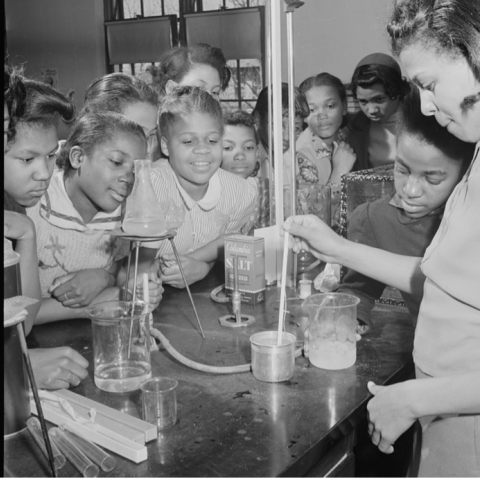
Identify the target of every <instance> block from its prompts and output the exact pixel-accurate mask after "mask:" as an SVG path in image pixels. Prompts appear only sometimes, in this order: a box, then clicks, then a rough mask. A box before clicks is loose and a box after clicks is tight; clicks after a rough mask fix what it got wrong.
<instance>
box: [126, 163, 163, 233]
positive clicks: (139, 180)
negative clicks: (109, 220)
mask: <svg viewBox="0 0 480 480" xmlns="http://www.w3.org/2000/svg"><path fill="white" fill-rule="evenodd" d="M134 164H135V183H134V185H133V189H132V193H131V194H130V196H129V197H128V198H127V204H126V207H125V216H124V218H123V223H122V228H123V231H124V232H125V233H127V234H128V235H135V236H137V237H149V236H156V235H162V234H163V233H165V231H166V229H167V226H166V225H167V224H166V221H165V213H164V212H163V211H162V209H161V208H160V205H159V203H158V199H157V196H156V195H155V192H154V190H153V187H152V184H151V182H150V165H151V162H150V160H135V162H134Z"/></svg>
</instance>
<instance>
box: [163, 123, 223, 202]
mask: <svg viewBox="0 0 480 480" xmlns="http://www.w3.org/2000/svg"><path fill="white" fill-rule="evenodd" d="M222 133H223V132H222V124H221V123H220V121H219V120H218V119H217V118H215V117H212V116H211V115H208V114H205V113H193V114H191V115H185V116H181V117H179V118H178V120H177V121H176V122H175V123H173V124H172V125H170V127H169V129H168V132H166V135H164V136H163V137H162V140H161V142H162V144H161V146H162V151H163V153H164V154H165V155H167V156H168V157H169V161H170V166H171V167H172V170H173V171H174V172H175V174H176V175H177V178H178V181H179V183H180V185H181V186H182V187H183V188H184V189H185V190H186V192H187V193H188V194H189V195H190V196H191V197H192V198H193V199H194V200H201V199H202V198H203V196H204V195H205V193H206V191H207V188H208V182H209V181H210V178H212V176H213V174H214V173H215V172H216V171H217V170H218V168H219V167H220V163H221V162H222V153H223V143H222Z"/></svg>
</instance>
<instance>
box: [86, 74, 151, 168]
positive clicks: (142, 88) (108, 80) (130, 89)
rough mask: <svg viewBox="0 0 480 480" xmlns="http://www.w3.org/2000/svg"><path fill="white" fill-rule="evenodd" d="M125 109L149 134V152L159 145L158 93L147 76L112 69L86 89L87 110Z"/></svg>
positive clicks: (148, 153)
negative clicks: (140, 76) (146, 80)
mask: <svg viewBox="0 0 480 480" xmlns="http://www.w3.org/2000/svg"><path fill="white" fill-rule="evenodd" d="M85 112H97V113H101V112H116V113H122V114H123V115H125V116H126V117H127V118H129V119H130V120H133V121H134V122H136V123H138V124H139V125H140V126H141V127H142V129H143V131H144V133H145V137H147V142H148V150H147V156H148V158H150V159H151V160H153V157H154V152H155V150H156V148H157V135H156V131H157V114H158V97H157V94H156V93H155V91H154V90H153V89H152V88H151V87H150V86H149V85H147V84H146V83H145V82H144V81H143V80H140V79H139V78H137V77H134V76H132V75H127V74H126V73H119V72H117V73H110V74H109V75H105V76H104V77H102V78H99V79H97V80H95V81H94V82H93V83H92V84H91V85H90V86H89V87H88V88H87V90H86V92H85V101H84V105H83V111H82V113H85Z"/></svg>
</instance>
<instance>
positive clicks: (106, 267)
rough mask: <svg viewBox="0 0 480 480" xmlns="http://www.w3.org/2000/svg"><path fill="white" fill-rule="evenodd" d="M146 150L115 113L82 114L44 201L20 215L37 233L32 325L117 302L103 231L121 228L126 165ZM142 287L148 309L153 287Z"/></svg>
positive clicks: (113, 258) (156, 293)
mask: <svg viewBox="0 0 480 480" xmlns="http://www.w3.org/2000/svg"><path fill="white" fill-rule="evenodd" d="M52 140H53V139H52ZM39 141H40V139H39ZM146 150H147V142H146V139H145V134H144V132H143V129H142V128H141V127H140V126H139V125H138V124H137V123H135V122H133V121H131V120H128V119H127V118H126V117H125V116H123V115H120V114H117V113H102V114H98V113H90V114H87V115H84V116H82V117H80V119H79V120H78V121H77V123H76V124H75V125H74V127H73V128H72V132H71V133H70V136H69V137H68V139H67V141H66V143H65V145H64V146H63V147H62V150H61V152H60V156H59V163H60V164H61V165H63V170H55V171H54V172H53V176H52V178H51V182H50V185H49V186H48V189H47V190H46V191H45V192H44V193H45V194H44V195H43V196H42V197H41V199H40V201H39V202H38V203H36V205H35V206H33V207H32V208H29V209H27V214H28V215H29V217H30V218H31V219H32V220H33V222H34V223H35V227H36V231H37V251H38V261H39V273H40V284H41V289H42V297H43V300H42V306H41V308H40V312H39V314H38V316H37V319H36V321H35V323H45V322H52V321H56V320H62V319H67V318H81V317H85V313H84V308H83V307H86V306H88V305H89V304H91V303H92V302H93V303H98V302H99V301H107V300H113V299H118V295H119V289H118V287H116V286H115V285H116V281H117V274H118V272H119V270H120V258H121V257H122V252H121V248H120V245H119V242H117V240H116V239H115V237H112V236H109V235H107V234H106V231H109V230H112V229H113V228H116V227H119V226H120V224H121V213H122V204H123V203H124V200H125V198H126V197H127V196H128V195H129V194H130V192H131V189H132V186H133V182H134V176H133V165H134V160H135V159H137V158H143V157H144V156H145V154H146ZM52 162H53V163H54V160H53V161H52ZM37 200H38V199H37ZM117 260H118V261H117ZM150 280H151V282H150V300H151V304H153V305H154V306H156V304H158V301H159V297H160V294H161V291H160V290H161V287H160V286H159V282H158V281H156V279H155V278H154V276H153V275H152V276H151V277H150ZM152 294H153V298H152Z"/></svg>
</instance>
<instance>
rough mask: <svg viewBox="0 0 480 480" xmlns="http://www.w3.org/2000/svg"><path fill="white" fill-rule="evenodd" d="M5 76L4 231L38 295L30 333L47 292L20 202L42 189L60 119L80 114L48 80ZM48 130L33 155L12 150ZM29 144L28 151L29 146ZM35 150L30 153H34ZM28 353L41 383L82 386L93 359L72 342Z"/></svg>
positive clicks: (30, 292) (29, 290)
mask: <svg viewBox="0 0 480 480" xmlns="http://www.w3.org/2000/svg"><path fill="white" fill-rule="evenodd" d="M4 79H5V83H4V137H3V140H4V154H5V159H4V174H5V187H4V235H5V237H8V238H10V239H12V241H13V242H14V243H15V250H16V251H17V253H19V254H20V272H21V277H22V293H23V294H24V295H26V296H28V297H30V298H35V299H37V300H39V302H38V303H36V304H34V305H31V306H30V307H27V311H28V315H27V317H26V319H25V323H24V327H25V333H26V334H28V332H29V331H30V329H31V327H32V324H33V322H34V320H35V317H36V315H37V313H38V310H39V308H40V300H41V298H42V297H41V290H40V281H39V276H38V266H37V265H38V260H37V242H36V235H35V227H34V225H33V222H32V221H31V220H30V219H29V218H28V217H27V216H26V215H25V207H24V206H22V205H21V204H20V203H19V202H21V203H25V202H26V201H27V200H28V199H27V198H26V193H25V191H24V188H25V186H27V187H29V189H32V188H33V189H34V190H37V189H38V186H40V185H41V183H42V182H44V180H43V178H44V175H45V173H42V172H45V171H46V170H48V168H49V164H50V163H51V162H52V160H51V158H50V155H49V154H50V153H51V148H55V143H56V124H57V122H58V119H59V118H62V119H63V120H64V121H66V122H68V121H70V120H71V119H73V117H74V115H75V108H74V105H73V103H72V102H71V100H70V99H69V98H67V97H66V96H64V95H62V94H61V93H60V92H57V91H56V90H54V89H53V88H52V87H50V86H49V85H46V84H43V83H40V82H36V81H33V80H27V79H25V78H24V77H23V75H22V73H21V71H20V70H19V69H17V68H10V67H6V66H5V75H4ZM17 130H18V131H17ZM44 135H45V136H46V137H47V138H50V137H54V138H53V139H52V142H51V144H50V145H47V148H46V150H44V149H43V148H44V145H43V144H42V143H41V142H36V141H34V143H33V146H34V150H33V151H34V152H35V153H34V157H31V158H30V157H29V158H28V159H26V160H25V159H24V158H23V157H24V155H22V153H24V152H25V151H24V150H23V149H19V150H18V152H19V154H21V155H20V156H12V155H11V150H12V149H13V150H14V151H15V145H17V146H18V144H20V145H26V144H25V137H27V138H29V137H30V138H33V139H34V140H36V139H39V138H42V137H43V136H44ZM17 142H18V143H17ZM26 150H27V152H28V151H29V149H28V148H27V149H26ZM32 154H33V152H32V153H28V155H29V156H30V155H32ZM45 155H47V157H45ZM34 185H35V186H34ZM29 355H30V359H31V363H32V367H33V374H34V376H35V381H36V383H37V386H38V387H39V388H46V389H56V388H69V387H70V386H77V385H78V384H79V383H80V381H81V380H82V379H83V378H85V377H86V376H87V375H88V372H87V367H88V361H87V360H85V358H83V357H82V355H80V354H79V353H78V352H76V351H75V350H73V349H72V348H70V347H59V348H46V349H43V348H42V349H41V348H33V349H29ZM6 361H8V360H6Z"/></svg>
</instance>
